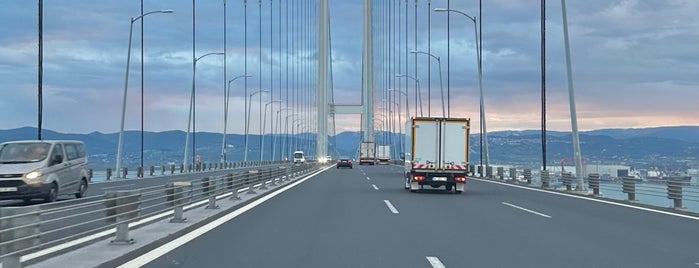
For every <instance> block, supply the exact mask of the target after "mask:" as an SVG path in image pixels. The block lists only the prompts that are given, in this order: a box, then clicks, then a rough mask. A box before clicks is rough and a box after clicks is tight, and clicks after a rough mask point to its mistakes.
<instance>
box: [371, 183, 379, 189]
mask: <svg viewBox="0 0 699 268" xmlns="http://www.w3.org/2000/svg"><path fill="white" fill-rule="evenodd" d="M371 186H374V190H377V191H378V190H379V187H376V184H372V185H371Z"/></svg>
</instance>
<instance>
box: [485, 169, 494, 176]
mask: <svg viewBox="0 0 699 268" xmlns="http://www.w3.org/2000/svg"><path fill="white" fill-rule="evenodd" d="M485 177H486V178H488V179H492V178H493V167H492V166H487V167H485Z"/></svg>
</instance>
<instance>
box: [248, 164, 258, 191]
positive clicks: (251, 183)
mask: <svg viewBox="0 0 699 268" xmlns="http://www.w3.org/2000/svg"><path fill="white" fill-rule="evenodd" d="M258 173H259V171H257V170H248V174H245V184H247V185H248V194H256V193H257V192H255V178H257V175H258Z"/></svg>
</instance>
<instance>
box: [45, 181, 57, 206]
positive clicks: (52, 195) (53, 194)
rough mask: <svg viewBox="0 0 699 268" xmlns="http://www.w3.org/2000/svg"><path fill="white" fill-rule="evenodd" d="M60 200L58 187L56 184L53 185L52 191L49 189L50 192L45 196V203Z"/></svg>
mask: <svg viewBox="0 0 699 268" xmlns="http://www.w3.org/2000/svg"><path fill="white" fill-rule="evenodd" d="M57 198H58V186H57V185H56V183H55V182H54V183H52V184H51V189H49V192H48V193H47V194H46V196H44V202H47V203H50V202H55V201H56V199H57Z"/></svg>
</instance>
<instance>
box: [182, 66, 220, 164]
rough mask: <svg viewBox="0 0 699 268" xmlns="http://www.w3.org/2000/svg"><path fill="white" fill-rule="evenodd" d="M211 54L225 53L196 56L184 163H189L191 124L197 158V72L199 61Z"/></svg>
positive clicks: (193, 154)
mask: <svg viewBox="0 0 699 268" xmlns="http://www.w3.org/2000/svg"><path fill="white" fill-rule="evenodd" d="M210 55H223V52H210V53H206V54H204V55H201V56H200V57H198V58H194V68H193V69H192V97H191V99H190V101H189V120H188V121H187V136H186V139H185V143H184V160H183V161H182V163H184V165H185V166H186V165H187V154H188V152H187V151H188V149H189V127H190V125H191V126H192V162H194V161H195V160H194V159H195V158H196V153H197V152H196V139H197V136H196V134H197V128H196V117H195V116H196V105H195V100H196V97H195V96H196V95H195V94H196V89H197V83H196V79H195V78H196V74H197V61H199V60H201V59H202V58H204V57H206V56H210Z"/></svg>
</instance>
